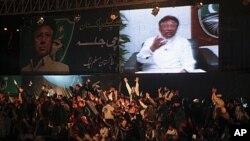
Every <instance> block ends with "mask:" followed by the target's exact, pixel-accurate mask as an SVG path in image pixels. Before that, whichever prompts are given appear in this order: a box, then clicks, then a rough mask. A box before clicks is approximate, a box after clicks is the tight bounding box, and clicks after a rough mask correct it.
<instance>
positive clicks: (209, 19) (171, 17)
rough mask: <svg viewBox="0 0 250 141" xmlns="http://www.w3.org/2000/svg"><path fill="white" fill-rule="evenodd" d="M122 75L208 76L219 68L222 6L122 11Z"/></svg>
mask: <svg viewBox="0 0 250 141" xmlns="http://www.w3.org/2000/svg"><path fill="white" fill-rule="evenodd" d="M120 15H121V19H122V23H123V25H124V27H123V28H122V30H120V38H121V40H122V39H123V38H125V39H126V40H122V41H124V42H123V48H122V50H120V54H121V55H122V57H123V59H124V63H123V64H121V66H122V67H121V68H122V69H121V71H122V72H123V73H181V72H188V73H205V72H209V71H217V70H218V67H219V63H218V62H219V61H218V60H219V46H218V39H219V5H218V4H205V5H203V6H202V7H198V6H197V5H196V6H178V7H156V8H147V9H132V10H121V11H120Z"/></svg>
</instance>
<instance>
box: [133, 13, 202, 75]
mask: <svg viewBox="0 0 250 141" xmlns="http://www.w3.org/2000/svg"><path fill="white" fill-rule="evenodd" d="M178 26H179V20H178V19H177V18H176V17H174V16H165V17H163V18H162V19H161V20H160V21H159V31H160V33H161V35H157V36H155V37H151V38H149V39H147V40H146V41H145V42H144V44H143V47H142V49H141V50H140V52H139V53H138V54H137V61H138V62H139V63H142V64H143V68H142V72H148V73H181V72H204V71H203V70H196V69H195V68H194V67H195V63H196V61H195V60H194V58H193V54H192V49H191V45H190V43H189V41H188V40H187V39H185V38H183V37H181V36H178V35H176V32H177V29H178ZM138 73H139V72H138Z"/></svg>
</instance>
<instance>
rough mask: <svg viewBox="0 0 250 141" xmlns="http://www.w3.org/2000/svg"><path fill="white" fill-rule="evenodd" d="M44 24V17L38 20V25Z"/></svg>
mask: <svg viewBox="0 0 250 141" xmlns="http://www.w3.org/2000/svg"><path fill="white" fill-rule="evenodd" d="M43 22H44V18H43V17H40V18H39V19H38V20H37V22H36V23H37V24H38V25H41V24H43Z"/></svg>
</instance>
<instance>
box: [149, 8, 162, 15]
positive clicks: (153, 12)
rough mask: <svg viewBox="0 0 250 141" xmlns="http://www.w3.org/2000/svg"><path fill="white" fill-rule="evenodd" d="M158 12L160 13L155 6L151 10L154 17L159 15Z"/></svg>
mask: <svg viewBox="0 0 250 141" xmlns="http://www.w3.org/2000/svg"><path fill="white" fill-rule="evenodd" d="M159 11H160V7H158V6H156V7H154V8H153V9H152V12H151V14H152V15H154V16H156V15H157V14H158V13H159Z"/></svg>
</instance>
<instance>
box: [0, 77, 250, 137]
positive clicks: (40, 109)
mask: <svg viewBox="0 0 250 141" xmlns="http://www.w3.org/2000/svg"><path fill="white" fill-rule="evenodd" d="M123 81H124V82H123V84H124V85H125V87H126V92H121V91H119V90H118V89H117V88H115V87H112V86H111V87H110V88H108V89H104V88H102V86H100V85H98V83H92V82H91V80H90V79H88V80H87V81H86V82H84V83H79V84H76V85H75V86H74V87H70V89H71V92H72V95H71V97H66V96H63V95H59V94H53V95H51V94H48V91H47V90H46V89H44V87H42V88H43V89H42V91H41V94H40V95H39V96H34V95H33V94H32V91H30V87H32V82H30V83H29V85H28V86H26V87H20V86H18V85H17V84H16V86H17V89H18V94H17V96H16V97H13V96H10V95H8V94H5V93H1V94H0V126H1V127H0V139H8V140H20V141H29V140H36V141H50V140H69V141H71V140H72V141H127V140H128V141H161V140H164V141H227V140H230V131H229V130H230V126H233V125H249V114H250V113H249V112H250V110H249V107H248V100H247V98H245V97H235V98H234V99H226V96H225V95H223V94H221V93H219V92H218V90H217V88H216V87H212V88H211V97H210V99H205V98H204V99H198V98H196V99H192V100H190V99H188V98H186V97H183V96H182V95H181V94H180V93H179V91H178V90H174V89H171V88H169V87H168V86H165V87H159V88H158V90H157V92H158V93H157V94H152V93H149V92H142V90H140V83H139V81H140V80H139V77H136V78H135V80H134V81H135V85H134V86H132V85H131V84H129V81H128V78H126V77H125V78H124V79H123Z"/></svg>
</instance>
